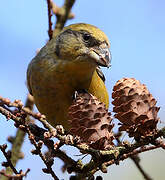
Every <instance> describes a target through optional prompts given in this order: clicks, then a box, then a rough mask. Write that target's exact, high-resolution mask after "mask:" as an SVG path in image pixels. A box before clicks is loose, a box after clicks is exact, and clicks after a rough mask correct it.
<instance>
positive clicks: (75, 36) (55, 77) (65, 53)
mask: <svg viewBox="0 0 165 180" xmlns="http://www.w3.org/2000/svg"><path fill="white" fill-rule="evenodd" d="M109 48H110V43H109V40H108V38H107V36H106V35H105V34H104V32H103V31H101V30H100V29H98V28H97V27H95V26H93V25H90V24H84V23H79V24H72V25H69V26H67V27H65V28H64V29H63V30H62V31H61V32H60V33H59V34H58V35H57V36H56V37H54V38H53V39H51V40H50V41H49V42H48V43H47V44H46V45H45V46H44V47H43V48H42V49H41V50H40V52H39V53H38V54H37V55H36V57H34V59H33V60H32V61H31V62H30V64H29V66H28V70H27V84H28V89H29V92H30V93H31V94H32V95H33V96H34V100H35V104H36V106H37V108H38V110H39V111H40V112H41V113H42V114H45V115H46V117H47V120H48V122H49V123H50V124H51V125H52V126H55V125H58V124H61V125H63V127H64V128H65V129H69V128H70V125H69V124H68V121H67V120H68V108H69V106H70V105H71V104H72V102H73V95H74V93H75V91H79V90H85V91H88V92H89V93H91V94H93V95H94V96H96V97H97V98H98V99H99V100H100V101H101V102H104V103H105V104H106V107H107V108H108V106H109V96H108V92H107V89H106V87H105V84H104V81H103V77H104V76H103V74H102V73H101V71H100V70H99V66H104V67H109V66H110V60H111V56H110V51H109Z"/></svg>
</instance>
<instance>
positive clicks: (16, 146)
mask: <svg viewBox="0 0 165 180" xmlns="http://www.w3.org/2000/svg"><path fill="white" fill-rule="evenodd" d="M3 101H6V103H7V104H8V105H9V107H10V106H14V107H17V108H18V107H20V106H22V105H21V102H20V101H17V103H15V104H12V103H10V101H9V100H8V99H3V98H0V102H1V103H2V102H3ZM33 104H34V100H33V98H32V96H31V95H28V96H27V100H26V103H25V107H26V108H27V109H29V110H30V111H31V110H32V109H33ZM0 108H1V107H0ZM17 113H19V111H18V112H17ZM9 116H10V115H9ZM26 121H27V122H30V117H29V116H27V117H26ZM25 135H26V132H24V131H22V130H21V129H17V132H16V135H15V137H13V138H12V139H13V140H12V148H11V154H12V156H11V162H12V164H13V166H14V167H15V166H16V164H17V162H18V160H19V159H20V158H21V156H20V155H21V147H22V144H23V142H24V138H25ZM5 174H7V175H11V174H13V170H12V169H11V167H7V168H6V172H5ZM7 179H8V178H7V176H2V177H1V178H0V180H7Z"/></svg>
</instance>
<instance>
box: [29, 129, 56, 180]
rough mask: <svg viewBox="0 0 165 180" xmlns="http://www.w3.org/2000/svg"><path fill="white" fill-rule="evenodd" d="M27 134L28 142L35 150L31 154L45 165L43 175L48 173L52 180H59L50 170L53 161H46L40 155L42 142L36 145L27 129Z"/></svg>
mask: <svg viewBox="0 0 165 180" xmlns="http://www.w3.org/2000/svg"><path fill="white" fill-rule="evenodd" d="M27 133H28V136H29V139H30V142H31V143H32V144H33V145H34V146H35V148H36V149H35V150H33V151H32V153H33V154H36V155H39V156H40V158H41V159H42V161H43V162H44V164H45V165H46V167H47V168H44V169H42V170H43V172H44V173H48V174H51V176H52V177H53V179H54V180H59V179H58V177H57V176H56V174H55V173H54V171H53V169H52V165H53V161H51V160H50V159H49V160H46V158H45V156H44V155H43V154H42V152H41V148H42V144H43V143H42V141H40V142H39V143H38V144H37V142H36V141H35V137H34V135H33V134H32V133H31V131H30V129H29V128H28V127H27Z"/></svg>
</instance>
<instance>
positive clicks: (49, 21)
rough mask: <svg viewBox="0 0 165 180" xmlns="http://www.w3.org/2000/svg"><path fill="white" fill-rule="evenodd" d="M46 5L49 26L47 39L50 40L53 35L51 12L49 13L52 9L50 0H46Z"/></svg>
mask: <svg viewBox="0 0 165 180" xmlns="http://www.w3.org/2000/svg"><path fill="white" fill-rule="evenodd" d="M47 5H48V26H49V29H48V35H49V40H51V39H52V36H53V30H52V22H51V17H52V14H51V10H52V3H51V0H47Z"/></svg>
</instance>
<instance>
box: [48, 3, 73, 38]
mask: <svg viewBox="0 0 165 180" xmlns="http://www.w3.org/2000/svg"><path fill="white" fill-rule="evenodd" d="M75 1H76V0H65V3H64V5H63V6H62V7H61V8H58V7H57V6H56V5H55V4H54V5H53V1H52V7H53V12H54V14H55V15H56V19H57V20H56V25H55V29H54V31H53V37H55V36H56V35H57V34H58V33H59V32H60V31H61V30H62V29H63V27H64V25H65V23H66V21H67V20H68V19H71V18H73V17H74V15H73V14H71V13H70V10H71V8H72V6H73V4H74V3H75Z"/></svg>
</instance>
